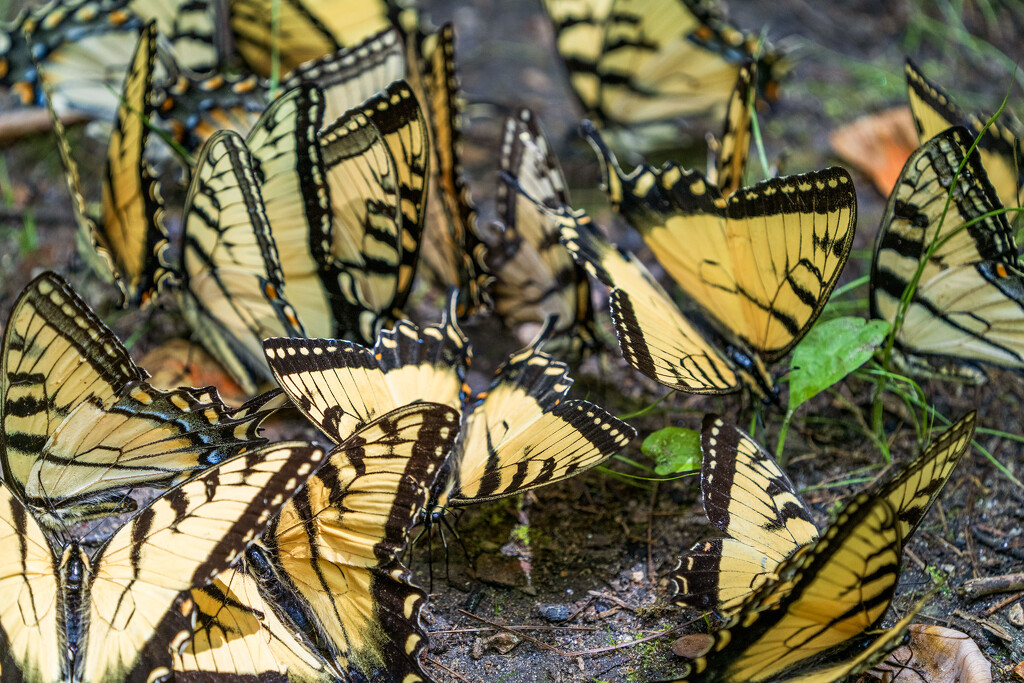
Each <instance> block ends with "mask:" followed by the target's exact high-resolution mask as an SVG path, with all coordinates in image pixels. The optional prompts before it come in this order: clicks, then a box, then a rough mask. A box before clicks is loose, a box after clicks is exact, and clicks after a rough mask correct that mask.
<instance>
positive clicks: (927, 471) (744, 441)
mask: <svg viewBox="0 0 1024 683" xmlns="http://www.w3.org/2000/svg"><path fill="white" fill-rule="evenodd" d="M975 419H976V417H975V414H974V413H973V412H972V413H969V414H968V415H966V416H965V417H963V418H962V419H961V420H959V421H958V422H957V423H955V424H954V425H952V426H951V427H950V428H949V429H947V430H946V431H945V432H943V433H942V434H941V435H940V436H939V437H937V438H936V439H935V440H934V441H933V442H932V443H931V444H929V446H928V447H927V448H926V449H925V450H924V451H923V452H922V453H921V454H920V455H918V456H917V457H916V458H914V459H913V460H911V461H910V462H908V463H906V464H905V465H903V466H902V467H901V468H900V469H899V470H898V471H897V472H896V473H895V474H894V475H893V476H891V477H889V478H887V479H886V480H884V481H883V482H881V483H879V484H877V485H874V486H873V487H871V489H870V491H871V494H872V495H873V496H874V497H876V498H879V499H882V500H885V501H886V502H887V503H888V504H889V505H890V506H891V507H892V509H893V510H894V511H895V514H896V522H895V524H896V528H897V531H898V532H899V536H900V544H901V545H905V544H906V543H907V542H908V541H909V540H910V538H911V536H913V534H914V531H915V530H916V529H917V527H918V525H919V524H920V523H921V520H922V519H923V518H924V516H925V515H926V514H927V512H928V510H929V509H930V508H931V504H932V503H933V502H934V501H935V499H936V497H938V495H939V492H941V491H942V488H943V486H945V484H946V481H948V479H949V476H950V475H951V474H952V472H953V470H954V468H955V467H956V465H957V464H958V463H959V462H960V459H961V458H962V456H963V454H964V453H965V452H966V450H967V446H968V445H969V443H970V440H971V436H972V435H973V433H974V424H975ZM701 447H702V450H703V452H704V463H703V466H702V469H701V490H702V492H703V495H704V509H705V512H706V514H707V516H708V519H709V520H710V521H711V522H712V523H713V524H714V525H715V526H716V527H717V528H718V529H719V530H720V531H722V532H723V533H725V534H727V535H728V537H727V538H716V539H711V540H709V541H704V542H701V543H697V544H696V545H695V546H693V548H692V549H691V550H690V552H689V553H688V554H687V555H686V556H685V557H683V558H681V559H680V560H679V562H678V564H677V565H676V567H675V569H674V570H673V576H672V577H671V581H672V583H673V586H674V588H675V591H676V598H675V600H676V602H677V603H679V604H686V605H689V606H691V607H694V608H697V609H715V610H717V611H718V612H720V613H722V614H724V615H727V616H731V615H733V614H736V613H737V610H739V609H740V603H741V602H743V601H744V600H745V599H746V598H747V596H749V595H750V593H751V592H753V591H755V590H759V587H760V586H763V585H764V584H765V583H766V582H769V581H772V580H773V577H775V576H777V575H778V573H779V572H780V571H781V569H778V567H780V563H782V562H783V561H784V560H785V559H786V558H787V557H792V556H793V555H794V554H795V553H797V552H802V551H801V550H800V549H804V548H806V547H807V546H808V545H809V544H810V543H811V542H813V541H815V539H817V538H818V530H817V528H816V527H815V525H814V522H813V520H812V519H811V514H810V510H809V508H808V507H807V504H806V503H805V502H804V501H803V499H801V498H800V495H799V494H798V493H797V490H796V488H795V487H794V486H793V483H792V481H791V480H790V479H789V477H788V476H787V475H786V474H785V472H784V471H783V470H782V469H781V468H780V467H779V465H778V463H776V462H775V460H774V458H772V456H771V455H770V454H769V453H768V452H767V451H765V450H764V449H763V448H761V447H760V446H759V445H758V444H757V442H755V441H754V440H753V439H752V438H751V437H750V436H749V435H747V434H745V433H744V432H742V431H740V430H739V429H737V428H736V427H735V426H733V425H730V424H728V423H726V422H724V421H723V420H722V419H721V418H719V417H717V416H715V415H708V416H707V417H706V418H705V420H704V427H703V429H702V432H701Z"/></svg>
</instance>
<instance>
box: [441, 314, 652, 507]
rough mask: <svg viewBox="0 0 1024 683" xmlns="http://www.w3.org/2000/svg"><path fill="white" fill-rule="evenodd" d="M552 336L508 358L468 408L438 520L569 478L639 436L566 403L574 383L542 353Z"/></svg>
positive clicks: (587, 407)
mask: <svg viewBox="0 0 1024 683" xmlns="http://www.w3.org/2000/svg"><path fill="white" fill-rule="evenodd" d="M547 332H548V330H542V331H541V333H540V334H539V335H538V337H537V339H536V340H535V341H534V342H533V344H531V345H530V346H528V347H526V348H524V349H523V350H521V351H519V352H517V353H514V354H512V355H511V356H509V357H508V358H507V359H506V360H505V362H504V363H502V364H501V366H499V367H498V369H497V370H496V371H495V373H494V379H493V380H492V381H491V385H490V387H489V388H488V390H487V393H486V394H485V395H484V396H482V397H480V398H478V400H476V401H475V402H474V403H473V404H471V405H469V406H468V407H467V408H466V410H465V415H464V417H463V424H464V426H463V429H462V438H461V439H460V440H459V443H458V444H457V445H456V448H455V450H454V451H453V453H452V458H451V461H450V462H449V463H448V471H447V473H446V475H447V476H446V479H445V480H443V481H440V482H439V486H438V489H437V491H436V492H435V494H434V495H433V496H432V498H431V505H430V507H431V512H432V513H434V514H437V513H439V512H440V511H443V510H444V509H445V508H446V507H447V506H449V505H452V506H458V505H468V504H472V503H478V502H481V501H485V500H493V499H495V498H502V497H504V496H511V495H515V494H517V493H522V492H523V491H527V490H529V489H532V488H537V487H538V486H544V485H546V484H550V483H552V482H555V481H560V480H562V479H567V478H568V477H571V476H574V475H576V474H579V473H581V472H585V471H586V470H588V469H590V468H591V467H595V466H597V465H599V464H601V463H602V462H604V461H605V460H606V459H608V458H610V457H611V456H613V455H615V454H616V453H617V452H618V451H620V450H621V449H622V448H624V447H625V446H626V445H627V444H628V443H629V442H630V441H632V440H633V438H634V437H635V436H636V430H634V429H633V428H632V427H630V426H629V425H628V424H626V423H625V422H623V421H622V420H619V419H618V418H616V417H615V416H613V415H611V414H610V413H608V412H607V411H605V410H604V409H602V408H600V407H598V406H596V405H594V404H593V403H590V402H588V401H583V400H580V399H568V400H567V399H566V398H565V397H566V395H567V394H568V393H569V389H570V387H572V383H573V380H572V378H570V377H569V369H568V366H566V364H565V363H562V362H561V361H557V360H555V359H554V358H552V357H551V356H550V355H548V354H546V353H544V352H543V351H541V350H540V348H541V346H542V344H543V342H544V340H545V335H546V334H547Z"/></svg>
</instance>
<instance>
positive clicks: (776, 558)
mask: <svg viewBox="0 0 1024 683" xmlns="http://www.w3.org/2000/svg"><path fill="white" fill-rule="evenodd" d="M701 450H702V451H703V453H704V460H703V464H702V466H701V491H702V493H703V498H704V512H705V514H706V515H707V516H708V520H710V521H711V523H712V524H714V525H715V526H716V527H717V528H718V529H719V530H720V531H722V532H724V533H727V534H728V535H729V536H730V537H731V538H728V539H714V540H713V541H710V542H704V543H698V544H696V545H695V546H694V547H693V548H692V549H691V551H690V553H688V554H687V555H686V557H684V558H682V559H681V560H680V561H679V564H677V565H676V569H675V572H674V574H673V576H672V582H673V585H674V586H675V589H676V597H675V600H676V602H678V603H682V604H687V605H690V606H692V607H697V608H702V609H711V608H714V609H718V610H720V611H722V612H723V613H730V612H731V611H732V610H733V609H734V608H735V607H736V606H737V605H738V603H739V601H740V600H742V599H743V598H744V597H746V595H747V594H748V593H750V592H751V591H752V590H753V589H754V588H756V587H757V586H758V585H760V584H761V582H763V581H764V578H765V576H766V575H765V572H771V571H772V569H773V568H774V567H775V566H776V565H778V564H779V563H780V562H781V561H782V560H784V559H785V558H786V557H788V556H789V555H790V554H791V553H792V552H793V551H794V550H796V549H797V548H799V547H800V546H802V545H805V544H807V543H809V542H811V541H813V540H814V539H816V538H817V537H818V528H817V527H816V526H815V525H814V521H813V519H812V517H811V513H810V510H809V509H808V508H807V504H806V503H804V501H803V499H801V498H800V496H799V494H797V492H796V487H795V486H794V485H793V482H792V481H790V479H789V476H788V475H786V473H785V472H784V471H783V470H782V468H780V467H779V465H778V463H776V462H775V459H774V458H772V457H771V456H770V455H769V454H768V453H767V452H766V451H765V450H764V449H763V448H761V446H760V445H758V444H757V442H755V441H754V440H753V439H752V438H750V436H748V435H747V434H745V433H744V432H742V431H740V430H739V429H737V428H736V427H734V426H733V425H731V424H727V423H726V422H724V421H723V420H722V419H721V418H719V417H718V416H716V415H707V416H705V418H704V425H703V428H702V429H701ZM742 565H746V567H745V568H744V567H743V566H742ZM751 570H752V572H753V573H750V571H751Z"/></svg>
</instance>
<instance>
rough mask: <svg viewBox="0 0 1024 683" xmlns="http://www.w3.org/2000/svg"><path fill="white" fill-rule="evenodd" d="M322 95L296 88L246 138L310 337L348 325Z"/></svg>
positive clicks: (291, 291)
mask: <svg viewBox="0 0 1024 683" xmlns="http://www.w3.org/2000/svg"><path fill="white" fill-rule="evenodd" d="M323 110H324V99H323V93H321V92H320V90H319V89H318V88H316V87H313V86H308V85H305V86H299V87H297V88H293V89H292V90H289V91H288V92H286V93H285V94H283V95H281V96H280V97H279V98H277V99H276V100H274V101H273V102H272V103H271V104H270V106H269V107H267V109H266V111H265V112H264V113H263V116H261V117H260V120H259V121H258V122H257V123H256V125H255V126H253V128H252V130H251V131H250V132H249V135H248V137H247V138H246V146H247V147H248V149H249V151H250V153H251V154H252V157H253V159H254V160H255V161H256V162H257V163H258V164H259V170H260V195H261V197H262V199H263V206H264V209H265V211H266V217H267V222H268V223H269V225H270V229H271V233H272V234H273V241H274V245H275V246H276V248H277V255H278V261H279V264H280V269H281V276H282V278H283V280H284V283H285V285H286V286H287V288H288V293H289V300H290V301H291V302H294V303H293V305H294V306H295V307H296V311H297V314H298V316H299V318H300V319H301V320H302V323H303V326H304V328H305V330H306V332H307V333H308V334H311V335H318V336H330V335H331V334H332V333H333V332H334V330H335V329H336V328H339V327H340V328H342V329H349V328H350V327H352V325H353V322H352V317H353V315H354V314H353V312H351V311H350V310H349V309H348V308H347V305H346V304H347V301H346V300H345V298H344V297H342V295H341V294H340V293H339V292H338V291H337V280H338V273H337V268H336V267H335V266H334V264H333V263H332V262H331V259H330V255H329V251H328V249H329V245H330V241H331V232H332V228H331V221H332V218H331V213H332V200H333V197H332V196H331V194H330V193H329V189H328V183H327V179H326V177H325V168H324V160H323V156H322V155H321V153H320V144H319V142H320V141H319V132H320V128H321V125H322V122H323Z"/></svg>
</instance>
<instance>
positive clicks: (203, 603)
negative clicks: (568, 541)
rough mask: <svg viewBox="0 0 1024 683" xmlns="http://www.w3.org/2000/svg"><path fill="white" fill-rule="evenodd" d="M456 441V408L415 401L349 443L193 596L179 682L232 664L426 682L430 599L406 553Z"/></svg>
mask: <svg viewBox="0 0 1024 683" xmlns="http://www.w3.org/2000/svg"><path fill="white" fill-rule="evenodd" d="M457 435H458V412H457V411H456V410H454V409H452V408H449V407H446V406H441V405H438V404H431V403H417V404H413V405H408V406H403V407H401V408H398V409H396V410H394V411H391V412H388V413H386V414H384V415H382V416H380V417H378V418H376V419H374V420H372V421H370V422H369V423H368V424H366V425H364V426H363V427H361V428H360V429H359V430H358V431H356V432H355V433H354V434H352V435H351V436H350V437H349V438H348V439H347V440H345V441H344V442H343V443H342V444H340V445H339V446H338V447H337V448H336V449H335V450H334V451H333V452H332V453H331V455H330V457H329V459H328V462H327V463H325V464H324V466H323V467H322V468H321V469H320V470H319V471H318V473H317V475H315V476H314V477H313V478H311V479H310V480H309V482H308V483H307V485H306V488H305V489H304V492H303V493H302V494H300V496H298V497H297V498H295V499H294V500H293V501H292V502H291V503H289V505H288V506H287V507H286V508H285V509H284V510H283V511H282V513H281V515H280V517H279V518H278V519H277V520H275V521H274V522H273V523H272V525H271V527H270V528H269V529H268V531H267V533H266V534H265V535H264V538H263V540H262V541H261V542H260V543H259V544H256V545H254V546H253V547H252V548H250V550H249V552H248V553H247V555H246V560H245V563H244V565H242V566H240V567H239V568H236V569H233V570H231V571H229V572H225V573H224V574H222V575H221V576H220V577H218V579H217V581H215V582H214V584H212V585H211V586H210V587H208V588H204V589H201V590H198V591H193V596H194V597H195V599H196V600H197V603H198V604H199V607H200V609H201V618H200V621H199V622H198V630H197V634H196V635H197V639H196V640H194V641H193V643H192V645H191V647H190V648H187V649H186V651H185V653H184V657H183V658H182V659H181V660H179V661H178V663H177V666H178V669H179V671H181V672H182V673H181V674H180V675H182V680H190V681H192V680H218V678H217V677H215V676H213V675H212V674H215V673H219V674H222V675H227V674H229V673H231V668H232V664H231V662H232V660H237V661H238V663H239V665H240V667H241V668H242V670H244V671H246V672H256V673H259V674H261V675H263V676H264V677H265V678H260V680H268V681H272V680H281V679H280V678H278V676H279V675H280V674H281V673H282V672H283V670H284V669H285V668H286V669H287V673H288V675H289V677H290V678H291V679H292V680H304V681H334V680H375V679H376V678H377V677H380V676H386V677H387V678H388V679H389V680H390V679H397V680H403V681H417V680H425V679H426V677H425V675H424V674H423V672H422V670H421V669H420V666H419V662H418V655H419V652H420V650H421V649H422V648H423V646H424V645H425V632H424V630H423V627H422V625H421V624H420V621H419V611H420V608H421V607H422V605H423V603H424V601H425V599H426V595H425V593H424V592H423V591H422V590H421V589H420V588H418V587H416V586H415V585H413V584H412V582H411V574H410V573H409V571H408V569H406V568H405V567H404V566H402V564H401V563H400V562H399V561H398V559H397V557H398V554H399V553H401V552H402V551H403V550H404V548H405V546H406V544H407V542H408V532H409V527H410V526H411V525H412V523H413V521H414V520H415V519H416V518H417V517H418V516H419V515H420V514H422V511H423V506H424V505H425V503H426V500H427V493H428V490H429V488H430V487H431V485H432V483H433V481H434V479H435V478H436V477H437V475H438V473H439V472H440V467H441V463H442V461H443V459H444V457H445V455H446V454H447V452H448V451H449V450H450V448H451V446H452V443H453V442H454V440H455V438H456V436H457ZM244 607H248V608H249V609H250V610H255V613H256V614H257V615H259V618H258V619H250V618H249V615H248V614H247V613H246V610H245V609H244ZM201 674H202V675H201ZM203 675H208V676H209V678H204V677H203Z"/></svg>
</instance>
